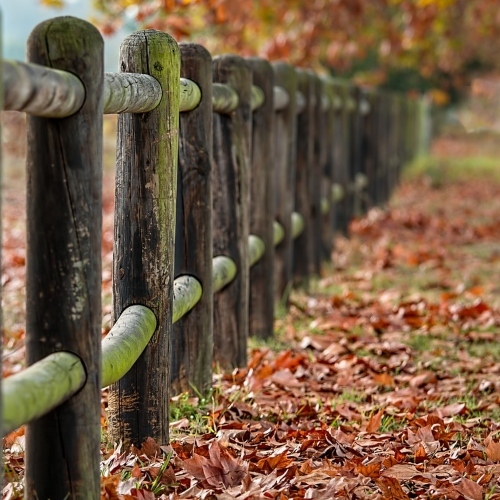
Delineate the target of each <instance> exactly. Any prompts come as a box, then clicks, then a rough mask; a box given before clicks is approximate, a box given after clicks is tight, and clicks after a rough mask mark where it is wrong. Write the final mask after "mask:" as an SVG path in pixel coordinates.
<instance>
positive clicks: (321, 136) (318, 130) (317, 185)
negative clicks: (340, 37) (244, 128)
mask: <svg viewBox="0 0 500 500" xmlns="http://www.w3.org/2000/svg"><path fill="white" fill-rule="evenodd" d="M311 77H312V84H313V93H314V97H313V103H314V106H313V122H314V126H313V129H314V132H313V134H314V135H313V161H312V162H311V165H310V166H309V168H310V171H309V196H310V208H309V210H310V214H311V232H310V233H309V234H310V238H311V244H312V255H311V258H312V260H311V272H312V273H313V274H317V275H319V273H320V271H321V261H322V249H321V247H322V243H321V227H322V220H323V217H322V213H321V200H322V199H323V196H322V193H323V187H324V186H325V182H324V181H325V179H324V176H323V171H324V167H325V152H326V146H325V138H326V131H325V125H326V123H325V109H324V108H326V101H325V96H324V85H323V82H322V80H321V79H320V78H319V77H318V76H317V75H316V74H314V73H313V74H312V75H311Z"/></svg>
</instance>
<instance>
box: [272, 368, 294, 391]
mask: <svg viewBox="0 0 500 500" xmlns="http://www.w3.org/2000/svg"><path fill="white" fill-rule="evenodd" d="M269 379H270V380H271V381H272V382H274V383H275V384H277V385H281V386H283V387H289V388H292V387H302V384H301V383H300V382H299V381H298V380H297V379H296V377H295V376H294V374H293V373H292V372H291V371H290V370H289V369H288V368H286V369H284V370H279V371H277V372H275V373H273V374H272V375H271V377H269Z"/></svg>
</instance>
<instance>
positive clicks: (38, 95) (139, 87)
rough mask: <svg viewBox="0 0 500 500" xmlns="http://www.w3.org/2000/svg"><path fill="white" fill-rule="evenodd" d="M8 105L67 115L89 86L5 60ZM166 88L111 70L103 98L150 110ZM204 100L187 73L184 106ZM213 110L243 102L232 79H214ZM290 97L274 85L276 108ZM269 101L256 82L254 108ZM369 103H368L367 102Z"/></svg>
mask: <svg viewBox="0 0 500 500" xmlns="http://www.w3.org/2000/svg"><path fill="white" fill-rule="evenodd" d="M3 86H4V101H3V109H5V110H15V111H25V112H26V113H29V114H31V115H34V116H43V117H45V118H64V117H67V116H70V115H72V114H74V113H76V111H78V110H79V109H80V107H81V106H82V105H83V102H84V101H85V88H84V86H83V84H82V82H81V81H80V80H79V79H78V78H77V77H76V76H75V75H73V74H72V73H69V72H67V71H59V70H55V69H52V68H47V67H45V66H40V65H37V64H32V63H29V64H28V63H23V62H19V61H10V60H4V61H3ZM161 97H162V90H161V86H160V84H159V83H158V81H157V80H156V79H155V78H154V77H152V76H150V75H145V74H140V73H113V72H109V73H106V74H105V76H104V89H103V103H104V109H103V112H104V113H105V114H115V113H116V114H118V113H147V112H149V111H152V110H153V109H155V108H156V106H158V104H159V103H160V101H161ZM296 99H297V105H296V112H297V113H300V112H301V111H302V110H303V109H304V107H305V104H306V101H305V97H304V95H303V94H302V93H300V92H297V96H296ZM200 100H201V91H200V88H199V87H198V85H197V84H196V83H195V82H192V81H191V80H188V79H186V78H181V79H180V111H181V112H182V111H190V110H192V109H194V108H196V106H198V104H199V103H200ZM212 102H213V110H214V111H215V112H216V113H223V114H227V113H231V112H232V111H234V110H235V109H236V108H237V107H238V104H239V98H238V94H237V93H236V91H235V90H234V89H232V88H231V87H230V86H229V85H225V84H220V83H214V84H213V97H212ZM289 102H290V96H289V95H288V92H287V91H286V90H285V89H284V88H282V87H280V86H275V87H274V109H275V110H276V111H278V110H281V109H284V108H285V107H286V106H287V105H288V103H289ZM263 103H264V93H263V91H262V89H261V88H260V87H258V86H256V85H252V95H251V107H252V111H254V110H256V109H258V108H259V107H260V106H262V104H263ZM366 104H368V103H366ZM330 105H331V102H330V99H329V98H328V97H327V96H324V98H323V101H322V109H323V110H327V109H328V108H329V107H330Z"/></svg>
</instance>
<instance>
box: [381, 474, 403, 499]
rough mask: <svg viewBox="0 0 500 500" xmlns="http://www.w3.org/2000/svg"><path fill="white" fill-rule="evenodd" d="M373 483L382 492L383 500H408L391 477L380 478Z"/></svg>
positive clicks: (397, 482)
mask: <svg viewBox="0 0 500 500" xmlns="http://www.w3.org/2000/svg"><path fill="white" fill-rule="evenodd" d="M374 481H375V483H376V485H377V486H378V487H379V488H380V490H381V491H382V494H383V496H384V500H408V499H409V498H410V497H409V496H408V495H407V494H406V493H405V492H404V491H403V488H401V485H400V484H399V481H398V480H397V479H395V478H393V477H384V476H381V477H380V478H378V479H375V480H374Z"/></svg>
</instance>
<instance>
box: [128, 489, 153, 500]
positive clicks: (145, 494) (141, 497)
mask: <svg viewBox="0 0 500 500" xmlns="http://www.w3.org/2000/svg"><path fill="white" fill-rule="evenodd" d="M130 498H137V499H138V500H155V494H154V493H153V492H152V491H149V490H143V489H140V490H137V489H136V488H132V489H131V490H130Z"/></svg>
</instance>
